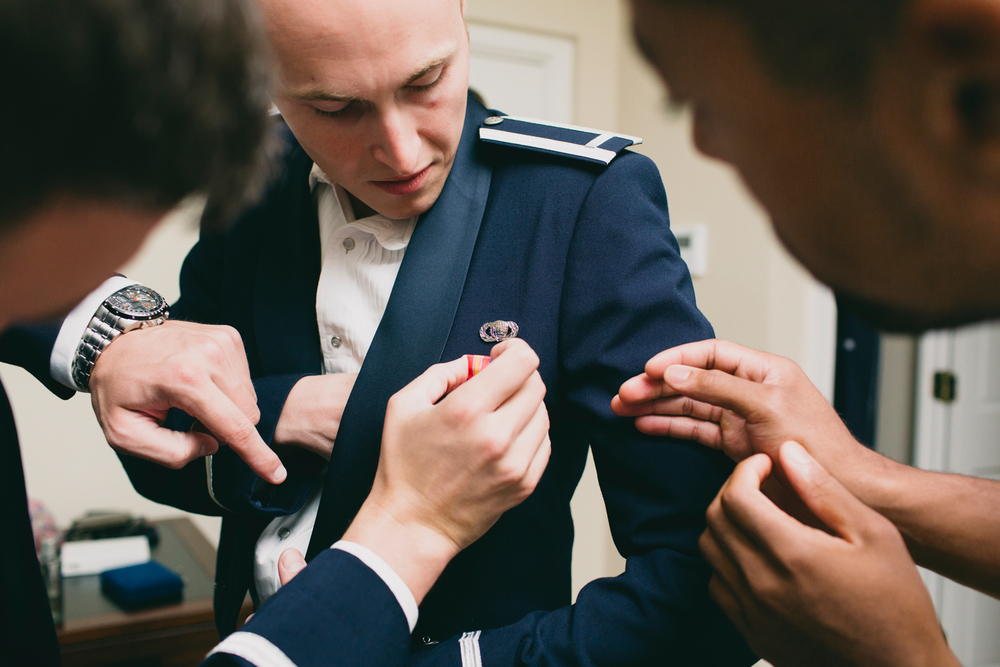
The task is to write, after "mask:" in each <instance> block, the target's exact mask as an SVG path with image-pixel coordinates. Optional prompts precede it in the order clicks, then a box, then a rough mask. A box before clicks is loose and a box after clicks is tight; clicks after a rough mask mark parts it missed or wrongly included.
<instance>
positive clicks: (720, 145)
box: [692, 107, 730, 162]
mask: <svg viewBox="0 0 1000 667" xmlns="http://www.w3.org/2000/svg"><path fill="white" fill-rule="evenodd" d="M692 133H693V136H694V144H695V146H696V147H697V148H698V150H699V151H700V152H701V153H703V154H704V155H707V156H708V157H712V158H716V159H718V160H723V161H724V162H729V161H730V158H729V152H730V151H729V150H728V145H727V143H726V140H725V139H726V138H725V136H724V135H723V132H722V128H721V127H720V126H719V123H718V121H717V119H716V117H715V115H714V114H713V113H712V112H711V111H708V110H706V109H704V108H701V107H695V109H694V120H693V123H692Z"/></svg>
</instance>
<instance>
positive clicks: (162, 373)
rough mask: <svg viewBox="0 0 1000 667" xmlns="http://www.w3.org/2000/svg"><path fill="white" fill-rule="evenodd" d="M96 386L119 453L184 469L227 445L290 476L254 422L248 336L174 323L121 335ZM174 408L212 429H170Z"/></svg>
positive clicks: (98, 408) (107, 431)
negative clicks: (168, 421)
mask: <svg viewBox="0 0 1000 667" xmlns="http://www.w3.org/2000/svg"><path fill="white" fill-rule="evenodd" d="M90 390H91V400H92V403H93V406H94V412H95V413H96V414H97V419H98V421H99V422H100V424H101V428H102V429H104V436H105V438H107V440H108V443H109V444H110V445H111V446H112V447H113V448H114V449H115V450H116V451H119V452H123V453H126V454H130V455H132V456H137V457H139V458H143V459H147V460H150V461H154V462H156V463H159V464H160V465H164V466H167V467H169V468H182V467H184V466H185V465H187V464H188V463H190V462H191V461H193V460H195V459H197V458H200V457H203V456H206V455H208V454H212V453H214V452H215V451H216V450H217V449H218V448H219V445H220V444H222V445H227V446H229V447H230V448H231V449H233V450H234V451H235V452H236V453H237V454H238V455H239V456H240V458H242V459H243V460H244V461H246V462H247V465H249V466H250V468H251V469H253V471H254V472H256V473H257V474H258V475H260V476H261V477H263V478H264V479H266V480H267V481H269V482H271V483H274V484H280V483H281V482H283V481H284V480H285V477H286V476H287V473H286V472H285V468H284V466H283V465H282V464H281V460H280V459H279V458H278V456H277V455H276V454H275V453H274V452H273V451H272V450H271V449H270V448H269V447H268V446H267V444H265V443H264V441H263V440H262V439H261V437H260V435H259V434H258V433H257V429H256V428H255V424H256V423H257V421H258V420H259V419H260V411H259V410H258V409H257V394H256V392H255V391H254V388H253V383H252V382H251V381H250V371H249V368H248V366H247V358H246V353H245V352H244V350H243V341H242V339H241V338H240V335H239V334H238V333H237V332H236V330H235V329H233V328H231V327H224V326H212V325H206V324H195V323H193V322H180V321H168V322H165V323H164V324H162V325H160V326H156V327H151V328H148V329H140V330H137V331H131V332H129V333H126V334H124V335H121V336H118V337H117V338H116V339H115V340H114V341H112V343H111V344H110V345H108V346H107V348H105V350H104V352H102V353H101V356H100V357H98V359H97V363H96V364H95V365H94V369H93V372H92V373H91V378H90ZM170 408H180V409H181V410H183V411H184V412H186V413H188V414H189V415H191V416H192V417H194V418H195V419H197V420H198V421H199V422H200V424H201V426H202V427H204V431H207V432H202V428H201V427H199V428H197V429H193V430H192V431H190V432H187V433H180V432H176V431H171V430H168V429H165V428H163V427H162V426H161V424H162V423H163V420H164V419H165V418H166V415H167V411H168V410H169V409H170Z"/></svg>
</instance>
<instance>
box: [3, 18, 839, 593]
mask: <svg viewBox="0 0 1000 667" xmlns="http://www.w3.org/2000/svg"><path fill="white" fill-rule="evenodd" d="M468 14H469V17H470V19H472V20H476V21H480V22H486V23H493V24H496V25H500V26H506V27H512V28H519V29H526V30H532V31H537V32H542V33H549V34H555V35H561V36H565V37H569V38H570V39H572V40H574V42H575V44H576V53H577V74H576V82H575V84H576V85H575V91H576V92H575V94H576V110H575V122H576V123H577V124H580V125H586V126H591V127H599V128H608V129H617V130H619V131H622V132H626V133H629V134H635V135H638V136H641V137H643V138H644V139H645V145H644V146H643V147H642V148H641V150H642V151H643V152H645V153H646V154H647V155H649V156H650V157H652V158H653V159H654V160H655V161H656V163H657V164H658V166H659V168H660V170H661V172H662V174H663V178H664V182H665V184H666V189H667V194H668V197H669V199H670V205H671V213H672V217H673V220H674V222H675V224H690V223H694V222H698V223H703V224H705V225H706V226H707V227H708V229H709V264H708V273H707V274H706V275H705V276H704V277H702V278H698V279H696V281H695V288H696V290H697V293H698V301H699V304H700V306H701V308H702V309H703V310H704V312H705V313H706V314H707V315H708V317H709V319H710V320H711V321H712V322H713V324H714V325H715V328H716V332H717V334H718V335H719V336H720V337H724V338H728V339H730V340H734V341H737V342H740V343H743V344H745V345H749V346H751V347H756V348H760V349H765V350H769V351H774V352H778V353H781V354H785V355H787V356H790V357H792V358H795V359H797V360H799V361H800V363H803V365H804V366H805V367H806V368H807V370H809V371H810V372H811V373H812V374H813V375H814V377H816V378H817V379H818V380H819V381H820V382H823V381H824V373H826V372H827V369H823V368H818V369H817V368H813V367H812V366H815V363H814V362H812V361H811V360H812V359H813V358H814V357H815V355H814V354H813V352H814V351H815V348H816V345H817V342H816V336H815V335H814V332H813V329H814V328H815V327H816V322H814V321H812V320H811V318H810V317H809V312H810V304H813V303H814V301H815V298H814V294H813V293H812V292H811V290H812V287H811V283H810V281H809V280H808V279H807V277H806V276H805V275H804V274H803V272H802V271H801V270H800V269H799V268H798V267H797V266H795V265H794V264H793V263H791V262H790V261H789V260H788V259H787V257H786V256H785V254H784V253H783V252H782V251H781V250H780V248H779V247H778V245H777V244H776V243H775V241H774V238H773V236H772V234H771V232H770V230H769V227H768V225H767V222H766V219H765V217H764V215H763V214H762V212H761V210H760V208H759V207H758V206H757V205H756V204H755V203H754V202H753V200H752V199H751V198H750V197H749V196H748V195H747V193H746V192H745V190H744V188H743V187H742V185H741V184H740V183H739V181H738V179H737V178H736V177H735V176H734V174H733V173H732V171H731V170H730V169H728V168H726V167H724V166H721V165H719V164H717V163H713V162H710V161H708V160H705V159H704V158H701V157H699V156H698V155H697V154H696V153H695V151H694V150H693V148H692V146H691V141H690V138H689V137H690V132H689V127H688V126H689V119H688V117H687V116H686V115H680V116H676V115H670V114H668V113H666V112H665V111H664V104H663V99H664V96H663V92H662V89H661V86H660V84H659V82H658V81H657V80H656V79H655V77H654V76H653V75H652V73H651V72H650V71H649V69H648V68H647V67H646V66H645V65H644V64H642V63H641V62H640V61H639V59H638V58H637V56H636V55H635V53H634V50H633V48H632V46H631V43H630V41H629V40H628V33H627V17H626V15H625V12H624V9H623V7H622V6H621V5H620V4H619V2H618V1H617V0H549V1H547V2H538V0H506V1H505V2H493V1H487V0H468ZM194 238H195V233H194V230H193V226H192V222H191V213H190V211H188V212H187V213H186V214H185V213H182V214H180V215H177V216H174V217H173V218H171V219H170V220H169V221H167V222H166V223H165V224H164V226H163V228H162V229H160V230H159V231H158V232H157V233H156V234H155V235H154V236H153V238H152V239H151V243H150V245H149V246H148V247H147V248H146V250H145V251H144V252H143V254H142V256H141V257H140V258H139V259H138V260H137V261H136V262H134V263H133V264H132V265H131V266H130V267H129V268H128V269H127V270H126V272H127V273H128V274H129V275H130V276H132V277H135V278H137V279H139V280H142V281H144V282H146V283H147V284H149V285H151V286H154V287H156V288H157V289H158V290H160V291H161V292H163V293H164V294H165V296H167V297H168V298H169V299H173V298H175V297H176V295H177V269H178V267H179V265H180V260H181V258H182V257H183V255H184V253H185V252H186V250H187V248H188V247H189V246H190V244H191V243H192V242H193V240H194ZM821 324H822V323H821ZM810 364H812V366H811V365H810ZM0 376H2V378H3V381H4V383H5V385H6V386H7V388H8V392H9V394H10V395H11V400H12V403H13V405H14V409H15V413H16V416H17V418H18V421H19V426H20V429H21V437H22V442H23V455H24V463H25V469H26V473H27V480H28V489H29V493H30V494H31V495H32V496H33V497H36V498H39V499H41V500H43V501H44V502H46V504H48V505H49V506H50V507H51V508H52V509H53V511H54V512H55V514H56V517H57V519H58V521H59V522H61V523H63V524H66V523H68V522H69V521H70V520H71V519H72V518H73V517H74V516H76V515H77V514H79V513H80V512H82V511H83V510H85V509H90V508H125V509H131V510H133V511H136V512H140V513H144V514H146V515H147V516H163V515H173V514H176V511H175V510H172V509H170V508H164V507H161V506H156V505H154V504H152V503H149V502H148V501H145V500H143V499H142V498H141V497H139V496H138V495H137V494H136V493H135V492H134V491H133V490H132V488H131V486H130V485H129V483H128V480H127V478H126V477H125V474H124V472H122V470H121V466H120V465H119V464H118V462H117V460H116V457H115V456H114V454H113V453H112V452H111V451H110V449H109V448H108V447H107V445H105V444H104V442H103V439H102V438H101V435H100V430H99V429H98V428H97V425H96V423H95V422H94V419H93V417H92V414H91V413H90V408H89V403H88V400H87V397H85V396H80V397H77V398H75V399H73V400H71V401H69V402H62V401H59V400H57V399H54V398H52V397H51V396H50V395H49V394H48V393H47V392H46V391H45V390H44V389H42V388H41V387H40V385H38V384H37V383H36V382H34V381H33V380H31V379H30V378H28V377H26V375H25V374H23V373H22V372H21V371H19V370H17V369H12V368H9V367H0ZM574 512H575V516H576V517H577V529H578V544H577V548H576V550H575V552H574V554H575V561H576V562H575V565H574V580H575V586H576V588H579V586H580V585H582V583H584V582H586V581H588V580H589V579H591V578H593V577H596V576H601V575H604V574H616V573H618V572H620V571H621V567H622V561H621V559H620V558H619V557H618V556H617V554H616V553H615V552H614V548H613V545H611V543H610V539H609V536H608V533H607V524H606V519H605V518H604V512H603V502H602V500H601V498H600V493H599V490H598V488H597V484H596V480H595V478H594V477H593V475H592V471H591V472H588V474H587V476H586V477H585V480H584V482H583V483H582V484H581V488H580V491H579V492H578V494H577V497H576V498H575V499H574ZM200 525H201V526H202V527H203V529H205V530H206V531H207V532H208V533H209V534H210V535H212V536H213V537H214V535H216V534H217V531H218V523H217V521H215V520H206V521H202V522H201V524H200Z"/></svg>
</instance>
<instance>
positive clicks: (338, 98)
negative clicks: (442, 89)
mask: <svg viewBox="0 0 1000 667" xmlns="http://www.w3.org/2000/svg"><path fill="white" fill-rule="evenodd" d="M457 51H458V47H457V46H451V47H449V48H448V49H447V50H446V52H445V53H440V54H437V55H434V56H431V58H430V59H429V61H428V62H427V64H426V65H422V66H421V67H420V68H419V69H417V70H416V71H414V72H413V73H412V74H410V75H409V76H408V77H407V78H406V79H405V83H404V84H403V87H405V86H409V85H411V84H412V83H413V82H414V81H418V80H420V78H421V77H424V76H426V75H427V74H429V73H430V72H432V71H434V70H435V69H437V68H438V67H441V66H442V65H444V64H446V63H447V62H448V61H449V60H451V59H452V58H453V57H454V56H455V53H456V52H457ZM285 95H286V96H288V97H290V98H292V99H294V100H299V101H301V102H356V101H359V100H360V98H359V97H358V96H356V95H351V94H341V93H336V92H331V91H329V90H325V89H323V88H314V87H305V88H292V89H288V90H286V91H285Z"/></svg>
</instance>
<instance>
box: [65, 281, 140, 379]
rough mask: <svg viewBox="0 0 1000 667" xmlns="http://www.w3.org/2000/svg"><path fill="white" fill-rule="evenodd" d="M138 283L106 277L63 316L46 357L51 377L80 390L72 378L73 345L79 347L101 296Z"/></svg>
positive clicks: (75, 348) (74, 354)
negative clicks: (53, 342) (50, 350)
mask: <svg viewBox="0 0 1000 667" xmlns="http://www.w3.org/2000/svg"><path fill="white" fill-rule="evenodd" d="M139 284H141V283H138V282H136V281H134V280H130V279H129V278H124V277H122V276H115V277H113V278H108V279H107V280H105V281H104V282H103V283H101V284H100V286H99V287H98V288H97V289H95V290H94V291H93V292H91V293H90V294H88V295H87V296H86V298H84V300H83V301H81V302H80V303H79V304H78V305H77V306H76V308H74V309H73V310H72V312H70V314H69V315H67V316H66V319H64V320H63V323H62V327H60V329H59V335H58V336H57V337H56V344H55V346H54V347H53V348H52V355H51V356H50V357H49V372H50V373H51V374H52V379H54V380H55V381H56V382H58V383H59V384H62V385H66V386H67V387H69V388H70V389H72V390H73V391H83V388H82V387H79V386H77V384H76V382H75V381H74V380H73V359H74V358H75V357H76V350H77V348H78V347H80V339H81V338H83V332H84V331H86V330H87V325H88V324H90V320H91V318H93V317H94V313H96V312H97V309H98V308H100V307H101V304H102V303H104V300H105V299H107V298H108V297H109V296H111V295H112V294H114V293H115V292H117V291H118V290H120V289H122V288H123V287H128V286H129V285H139Z"/></svg>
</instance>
